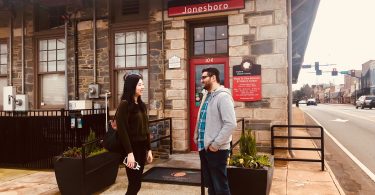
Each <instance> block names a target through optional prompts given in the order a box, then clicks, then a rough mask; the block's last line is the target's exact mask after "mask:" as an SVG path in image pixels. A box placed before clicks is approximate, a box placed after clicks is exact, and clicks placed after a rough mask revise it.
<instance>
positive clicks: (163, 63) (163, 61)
mask: <svg viewBox="0 0 375 195" xmlns="http://www.w3.org/2000/svg"><path fill="white" fill-rule="evenodd" d="M164 49H165V48H164V0H161V55H162V58H161V64H162V67H163V88H164V89H163V97H164V98H163V117H164V115H165V94H166V93H165V74H166V68H165V59H164V58H165V55H164V52H165V51H164Z"/></svg>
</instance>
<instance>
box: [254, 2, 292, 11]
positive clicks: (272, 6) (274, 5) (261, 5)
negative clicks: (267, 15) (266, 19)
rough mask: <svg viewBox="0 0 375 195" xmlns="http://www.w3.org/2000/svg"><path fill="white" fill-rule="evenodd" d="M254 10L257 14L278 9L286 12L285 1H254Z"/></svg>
mask: <svg viewBox="0 0 375 195" xmlns="http://www.w3.org/2000/svg"><path fill="white" fill-rule="evenodd" d="M255 9H256V11H257V12H262V11H272V10H278V9H284V10H286V1H280V0H261V1H256V5H255Z"/></svg>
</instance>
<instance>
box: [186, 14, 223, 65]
mask: <svg viewBox="0 0 375 195" xmlns="http://www.w3.org/2000/svg"><path fill="white" fill-rule="evenodd" d="M223 25H225V26H227V52H226V53H216V46H215V53H214V54H206V53H205V52H203V54H199V55H195V47H194V44H195V40H194V35H195V32H194V30H195V29H196V28H202V27H203V28H204V27H215V28H216V27H217V26H223ZM214 40H215V41H217V40H223V39H217V38H216V34H215V39H214ZM205 41H206V40H205V39H204V38H203V42H205ZM189 42H190V44H189V53H190V57H198V58H199V57H207V56H209V57H221V56H228V55H229V25H228V22H227V20H226V19H216V20H213V21H205V22H204V23H202V22H199V23H194V22H192V23H191V24H190V26H189ZM203 50H204V46H203Z"/></svg>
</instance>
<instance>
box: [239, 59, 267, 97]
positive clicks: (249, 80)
mask: <svg viewBox="0 0 375 195" xmlns="http://www.w3.org/2000/svg"><path fill="white" fill-rule="evenodd" d="M261 77H262V75H261V66H260V65H259V64H253V63H252V62H251V61H250V60H244V61H243V62H242V63H241V64H240V65H235V66H233V99H234V100H235V101H242V102H253V101H258V100H261V99H262V88H261V86H262V79H261Z"/></svg>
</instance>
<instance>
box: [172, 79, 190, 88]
mask: <svg viewBox="0 0 375 195" xmlns="http://www.w3.org/2000/svg"><path fill="white" fill-rule="evenodd" d="M171 88H172V89H187V81H186V80H172V81H171Z"/></svg>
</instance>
